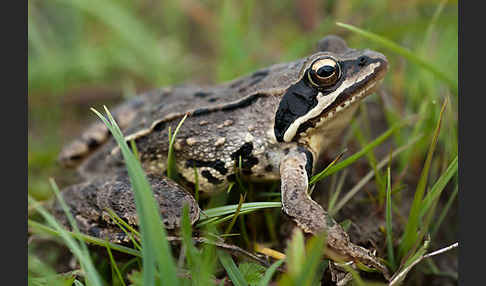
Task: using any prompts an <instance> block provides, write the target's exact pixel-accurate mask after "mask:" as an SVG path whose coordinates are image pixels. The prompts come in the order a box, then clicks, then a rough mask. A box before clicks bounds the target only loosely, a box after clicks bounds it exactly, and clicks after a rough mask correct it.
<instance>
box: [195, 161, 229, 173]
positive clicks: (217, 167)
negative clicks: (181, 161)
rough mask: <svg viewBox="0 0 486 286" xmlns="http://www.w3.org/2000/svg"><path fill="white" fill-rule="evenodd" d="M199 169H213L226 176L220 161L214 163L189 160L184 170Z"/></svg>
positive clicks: (222, 163)
mask: <svg viewBox="0 0 486 286" xmlns="http://www.w3.org/2000/svg"><path fill="white" fill-rule="evenodd" d="M194 167H196V168H200V167H209V168H213V169H215V170H216V171H218V172H219V173H220V174H221V175H226V173H228V169H226V167H225V166H224V162H223V161H221V160H215V161H208V162H206V161H201V160H193V159H189V160H187V161H186V168H194Z"/></svg>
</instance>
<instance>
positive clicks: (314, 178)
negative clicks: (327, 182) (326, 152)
mask: <svg viewBox="0 0 486 286" xmlns="http://www.w3.org/2000/svg"><path fill="white" fill-rule="evenodd" d="M344 152H346V151H343V152H341V153H340V154H339V155H338V156H337V157H336V159H334V160H333V161H332V162H331V163H330V164H329V165H327V167H326V168H325V169H324V170H322V171H321V172H319V173H318V174H316V175H314V176H312V178H311V180H310V182H309V186H312V185H313V184H315V183H317V182H319V181H320V180H322V179H323V178H324V177H325V175H326V173H327V171H329V169H331V168H332V166H334V164H336V162H337V161H339V160H340V159H341V157H343V155H344Z"/></svg>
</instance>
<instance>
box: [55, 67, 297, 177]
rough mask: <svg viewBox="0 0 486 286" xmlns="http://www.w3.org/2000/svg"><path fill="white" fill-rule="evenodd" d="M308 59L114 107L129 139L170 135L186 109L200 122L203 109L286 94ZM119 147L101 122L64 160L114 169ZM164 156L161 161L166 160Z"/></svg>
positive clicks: (85, 170)
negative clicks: (214, 83) (168, 131)
mask: <svg viewBox="0 0 486 286" xmlns="http://www.w3.org/2000/svg"><path fill="white" fill-rule="evenodd" d="M302 63H303V60H299V61H295V62H291V63H284V64H276V65H273V66H270V67H268V68H265V69H261V70H258V71H256V72H254V73H252V74H250V75H247V76H244V77H240V78H237V79H235V80H233V81H230V82H226V83H223V84H219V85H214V86H199V85H190V84H185V85H178V86H174V87H169V88H160V89H156V90H153V91H150V92H146V93H144V94H141V95H140V96H136V97H134V98H133V99H130V100H128V101H126V102H123V103H121V104H120V105H118V106H116V107H115V108H113V109H110V110H111V112H112V113H113V114H114V117H115V119H116V121H117V122H118V124H119V126H120V128H121V129H122V131H123V133H124V135H125V136H127V138H128V139H137V138H139V137H144V136H145V135H146V134H149V133H151V132H153V131H154V130H158V131H165V133H167V132H166V131H167V130H166V129H167V128H168V126H172V125H174V126H173V127H172V130H174V128H175V125H176V124H177V123H178V122H179V121H180V119H182V118H183V116H184V115H185V114H186V113H189V114H192V115H200V116H199V117H200V119H199V120H198V122H199V123H200V122H201V121H202V122H204V119H203V118H204V116H202V114H200V113H210V112H208V111H214V110H224V109H232V108H234V109H235V108H237V107H245V105H247V104H248V103H251V102H253V101H255V100H257V98H258V97H259V96H260V95H262V94H266V95H268V94H276V93H279V92H281V90H283V89H284V88H285V87H286V86H287V85H288V84H289V83H291V82H293V81H295V80H297V78H298V70H299V66H301V65H302ZM211 116H213V115H211ZM213 117H214V116H213ZM221 119H222V118H221ZM189 120H190V119H188V121H189ZM210 120H213V119H210ZM223 121H224V120H223ZM199 123H198V124H199ZM185 127H187V123H185ZM162 129H163V130H162ZM189 129H191V130H189ZM189 129H187V128H186V130H187V131H188V132H193V131H195V130H194V128H189ZM159 139H161V141H159V150H163V151H166V150H167V149H168V140H162V138H159ZM114 149H116V142H115V140H114V139H113V138H112V137H111V136H110V133H109V131H108V130H107V128H106V126H104V124H103V123H102V122H101V121H100V120H98V121H96V122H95V123H93V124H92V125H91V126H89V127H88V128H87V129H86V131H85V132H84V133H82V135H81V136H80V137H79V138H78V139H76V140H74V141H73V142H72V143H71V144H70V145H68V146H66V147H65V148H64V149H63V150H62V152H61V154H60V156H59V159H60V162H61V163H62V164H63V165H64V166H67V167H74V166H79V165H80V163H81V162H82V164H81V166H80V168H79V169H80V171H81V173H82V174H83V175H84V177H86V176H91V175H92V174H99V173H100V172H101V173H106V172H110V168H107V167H120V166H121V165H122V164H123V163H122V162H119V160H114V162H116V164H115V163H113V162H111V163H110V164H108V165H106V164H105V162H106V158H108V157H110V156H112V155H113V154H112V153H113V150H114ZM147 151H150V150H147ZM160 156H161V155H159V158H158V159H159V161H160V160H162V159H164V158H162V157H160ZM162 156H165V155H162Z"/></svg>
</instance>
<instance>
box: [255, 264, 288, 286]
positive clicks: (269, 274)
mask: <svg viewBox="0 0 486 286" xmlns="http://www.w3.org/2000/svg"><path fill="white" fill-rule="evenodd" d="M284 262H285V259H282V260H278V261H275V262H274V263H273V264H272V265H271V266H270V267H268V269H267V271H265V274H264V275H263V277H262V280H260V283H258V286H267V285H268V284H269V283H270V281H271V280H272V276H273V274H274V273H275V271H277V269H278V268H279V267H280V265H282V264H283V263H284Z"/></svg>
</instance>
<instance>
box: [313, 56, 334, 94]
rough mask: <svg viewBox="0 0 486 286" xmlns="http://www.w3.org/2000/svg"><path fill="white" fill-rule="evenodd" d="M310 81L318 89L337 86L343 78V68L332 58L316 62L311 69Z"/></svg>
mask: <svg viewBox="0 0 486 286" xmlns="http://www.w3.org/2000/svg"><path fill="white" fill-rule="evenodd" d="M308 76H309V81H310V83H312V84H313V85H314V86H316V87H328V86H331V85H334V84H336V82H337V81H338V80H339V77H340V76H341V68H340V67H339V64H338V62H337V61H335V60H334V59H331V58H320V59H317V60H315V61H314V62H313V63H312V65H311V67H310V69H309V73H308Z"/></svg>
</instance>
